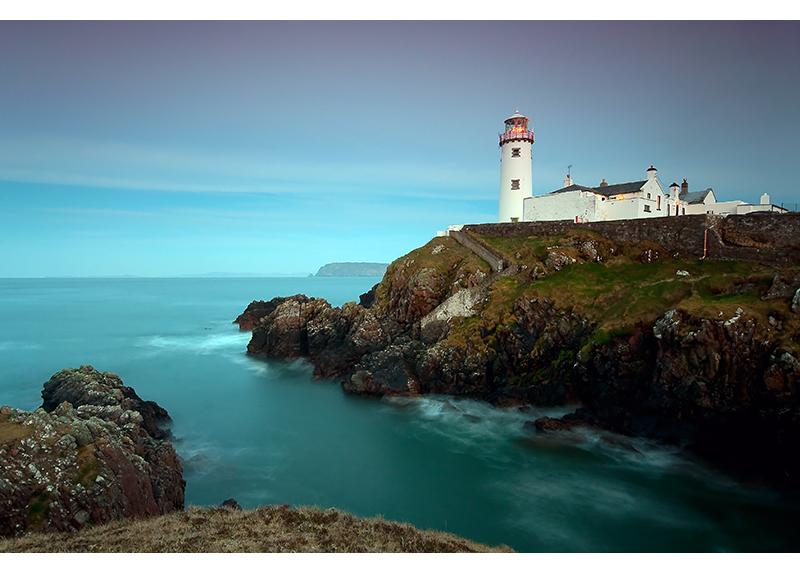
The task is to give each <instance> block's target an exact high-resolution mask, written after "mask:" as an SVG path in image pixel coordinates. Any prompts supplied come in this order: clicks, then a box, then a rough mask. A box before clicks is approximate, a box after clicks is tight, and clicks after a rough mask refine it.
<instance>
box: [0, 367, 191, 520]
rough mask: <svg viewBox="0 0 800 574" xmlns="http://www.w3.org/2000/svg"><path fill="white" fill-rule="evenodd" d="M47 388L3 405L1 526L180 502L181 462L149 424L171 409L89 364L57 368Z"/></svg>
mask: <svg viewBox="0 0 800 574" xmlns="http://www.w3.org/2000/svg"><path fill="white" fill-rule="evenodd" d="M42 395H43V398H44V404H43V407H42V408H39V409H37V410H36V411H34V412H32V413H29V412H25V411H21V410H18V409H14V408H11V407H8V406H4V407H2V408H0V536H15V535H21V534H24V533H26V532H60V531H73V530H79V529H81V528H84V527H86V526H89V525H93V524H102V523H105V522H109V521H112V520H117V519H121V518H131V517H137V518H143V517H146V516H155V515H159V514H164V513H166V512H171V511H174V510H182V509H183V507H184V490H185V487H186V481H185V480H183V476H182V474H183V469H182V467H181V464H180V461H179V460H178V456H177V454H176V452H175V449H174V448H173V446H172V444H171V443H170V442H168V441H166V440H164V439H165V437H166V433H165V432H164V431H162V430H161V429H159V428H158V427H157V426H155V427H153V426H152V425H155V424H156V421H165V420H169V417H168V415H167V413H166V411H165V410H164V409H162V408H161V407H159V406H158V405H157V404H155V403H153V402H150V401H142V400H141V399H140V398H139V397H138V396H137V395H136V393H135V392H134V391H133V389H130V388H129V387H126V386H124V385H123V384H122V381H121V380H120V379H119V377H117V376H116V375H113V374H111V373H100V372H98V371H96V370H95V369H93V368H92V367H88V366H84V367H81V368H80V369H67V370H64V371H61V372H59V373H56V374H55V375H54V376H53V377H52V378H51V379H50V381H48V382H47V383H45V390H44V391H43V393H42ZM61 399H64V400H62V402H60V403H58V404H55V403H56V401H59V400H61ZM70 400H72V401H75V402H74V403H72V402H70ZM134 409H141V410H142V411H144V414H143V413H142V412H140V411H139V410H134Z"/></svg>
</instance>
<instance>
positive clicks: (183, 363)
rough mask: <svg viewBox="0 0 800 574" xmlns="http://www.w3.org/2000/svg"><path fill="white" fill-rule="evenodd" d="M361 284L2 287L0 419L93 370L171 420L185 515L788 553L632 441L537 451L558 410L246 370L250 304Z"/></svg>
mask: <svg viewBox="0 0 800 574" xmlns="http://www.w3.org/2000/svg"><path fill="white" fill-rule="evenodd" d="M374 282H375V279H372V278H352V279H350V278H301V279H284V278H280V279H278V278H262V279H254V278H224V279H217V278H202V279H201V278H191V279H189V278H187V279H3V280H0V364H2V370H0V404H9V405H12V406H15V407H17V408H22V409H26V410H33V409H35V408H37V407H38V406H39V405H40V404H41V396H40V393H41V389H42V384H43V383H44V382H45V381H47V380H48V379H49V378H50V376H51V375H52V374H53V373H55V372H56V371H59V370H61V369H63V368H67V367H77V366H80V365H83V364H90V365H92V366H94V367H95V368H97V369H99V370H102V371H110V372H113V373H116V374H118V375H119V376H120V377H122V380H123V381H124V383H125V384H126V385H128V386H131V387H133V388H134V389H135V390H136V392H137V393H138V394H139V395H140V396H141V397H142V398H144V399H145V400H154V401H156V402H158V403H159V404H160V405H161V406H163V407H164V408H166V409H167V410H168V411H169V413H170V415H171V416H172V418H173V421H174V422H173V433H174V435H175V437H176V440H175V447H176V449H177V450H178V453H179V455H180V456H181V458H182V460H183V465H184V469H185V472H184V478H186V480H187V488H186V502H187V504H198V505H218V504H219V503H221V502H222V501H223V500H225V499H227V498H231V497H232V498H235V499H236V500H237V501H238V502H239V503H240V504H242V506H244V507H246V508H248V507H249V508H255V507H257V506H260V505H267V504H284V503H286V504H292V505H299V504H316V505H319V506H322V507H330V506H336V507H338V508H341V509H344V510H347V511H350V512H353V513H355V514H358V515H361V516H372V515H376V514H382V515H383V516H385V517H386V518H389V519H393V520H400V521H407V522H411V523H413V524H415V525H416V526H419V527H422V528H435V529H440V530H447V531H450V532H454V533H456V534H459V535H462V536H466V537H468V538H472V539H474V540H478V541H480V542H484V543H488V544H500V543H505V544H508V545H510V546H511V547H512V548H514V549H516V550H518V551H528V552H532V551H545V552H587V551H591V552H605V551H616V552H634V551H665V552H669V551H680V552H698V551H702V552H711V551H735V552H744V551H773V552H774V551H788V550H790V551H797V550H798V549H800V545H799V544H798V541H800V525H799V524H798V520H797V517H798V509H799V508H798V504H797V502H796V501H790V500H788V499H786V498H785V497H782V496H779V495H778V494H776V493H773V492H771V491H769V490H766V489H763V488H755V487H749V486H746V485H742V484H740V483H737V482H736V481H734V480H732V479H730V478H727V477H725V476H724V475H721V474H719V473H717V472H715V471H712V470H711V469H709V468H707V467H705V466H704V465H702V464H700V463H697V462H692V461H690V460H688V459H686V458H684V457H683V456H681V455H680V453H676V452H673V451H672V450H670V449H666V448H660V447H658V446H656V445H653V444H650V443H647V442H645V441H633V442H631V441H628V440H620V438H621V437H615V436H613V435H611V434H605V435H604V434H599V433H590V434H586V435H572V436H561V437H556V438H553V437H547V438H545V437H541V436H536V435H534V434H533V433H531V432H529V431H527V430H526V429H524V428H523V427H524V424H525V422H526V421H530V420H534V419H535V418H537V417H539V416H542V415H543V414H550V415H560V414H563V413H564V412H566V411H565V410H563V409H562V410H549V411H546V410H536V409H534V410H531V411H530V412H524V413H523V412H520V411H519V410H518V409H495V408H492V407H490V406H489V405H486V404H483V403H480V402H475V401H467V400H457V399H453V398H448V397H427V398H424V399H384V400H378V399H365V398H359V397H351V396H348V395H345V394H344V393H343V392H342V391H341V388H340V387H339V385H338V384H337V383H336V381H328V380H326V381H315V380H313V379H312V377H311V369H310V367H309V366H308V365H307V364H306V363H304V362H294V363H283V362H276V361H264V360H259V359H255V358H251V357H248V356H246V354H245V347H246V345H247V341H248V340H249V333H240V332H239V331H238V328H237V326H236V325H232V324H231V321H233V319H234V318H236V316H237V315H238V314H239V313H240V312H241V311H242V310H244V308H245V307H246V306H247V304H248V303H249V302H250V301H252V300H253V299H270V298H272V297H275V296H279V295H280V296H286V295H292V294H295V293H305V294H307V295H309V296H316V297H324V298H326V299H328V300H329V301H330V302H331V303H332V304H334V305H341V304H342V303H344V302H346V301H349V300H357V299H358V295H359V294H361V293H364V292H366V291H367V290H369V288H370V287H371V286H372V285H373V284H374Z"/></svg>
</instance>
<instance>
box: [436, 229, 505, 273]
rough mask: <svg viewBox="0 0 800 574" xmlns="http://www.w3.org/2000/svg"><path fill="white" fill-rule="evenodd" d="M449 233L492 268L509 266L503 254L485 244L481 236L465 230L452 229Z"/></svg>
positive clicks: (499, 268)
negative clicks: (474, 235)
mask: <svg viewBox="0 0 800 574" xmlns="http://www.w3.org/2000/svg"><path fill="white" fill-rule="evenodd" d="M449 235H450V237H453V238H454V239H455V240H456V241H458V242H459V243H460V244H461V245H463V246H464V247H466V248H467V249H469V250H471V251H472V252H473V253H475V254H476V255H477V256H478V257H480V258H481V259H483V260H484V261H486V262H487V263H488V264H489V266H490V267H491V268H492V271H502V270H503V269H504V268H506V267H508V264H507V261H506V260H505V259H504V258H503V256H502V255H501V254H500V253H498V252H497V251H495V250H494V249H492V248H491V247H489V246H488V245H485V244H484V242H483V241H481V240H480V239H479V238H475V237H472V236H470V234H469V233H467V232H465V231H456V230H450V231H449Z"/></svg>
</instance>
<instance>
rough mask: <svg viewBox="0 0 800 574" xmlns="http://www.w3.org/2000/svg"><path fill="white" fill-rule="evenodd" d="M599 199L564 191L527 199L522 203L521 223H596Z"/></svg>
mask: <svg viewBox="0 0 800 574" xmlns="http://www.w3.org/2000/svg"><path fill="white" fill-rule="evenodd" d="M599 202H600V198H599V197H598V196H597V195H595V194H594V193H589V192H585V191H580V190H575V191H564V192H562V193H553V194H548V195H539V196H536V197H528V198H526V199H525V200H524V201H523V203H524V207H523V218H522V221H562V220H571V221H575V217H576V216H577V217H578V218H580V220H581V221H597V219H596V217H597V204H598V203H599Z"/></svg>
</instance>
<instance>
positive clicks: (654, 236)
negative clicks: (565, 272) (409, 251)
mask: <svg viewBox="0 0 800 574" xmlns="http://www.w3.org/2000/svg"><path fill="white" fill-rule="evenodd" d="M573 229H585V230H588V231H593V232H595V233H599V234H600V235H603V236H605V237H608V238H609V239H611V240H612V241H615V242H619V243H621V242H631V243H638V242H641V241H645V240H648V241H653V242H655V243H658V244H659V245H661V246H662V247H664V248H665V249H667V250H668V251H673V252H674V251H683V252H686V253H690V254H692V255H695V256H697V257H702V256H703V250H704V239H705V236H706V230H708V241H707V246H706V247H707V251H706V257H707V258H710V259H723V260H737V261H756V262H760V263H766V264H771V265H780V266H786V267H790V266H795V265H800V213H782V214H778V213H770V212H760V213H759V212H756V213H749V214H746V215H729V216H727V217H722V216H719V215H684V216H679V217H653V218H648V219H629V220H624V221H593V222H589V223H574V222H572V221H525V222H519V223H484V224H476V225H465V226H463V231H468V232H471V233H475V234H478V235H482V236H484V237H520V236H553V235H563V234H565V233H568V232H569V231H571V230H573Z"/></svg>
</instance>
